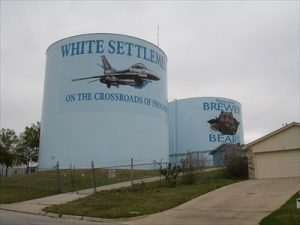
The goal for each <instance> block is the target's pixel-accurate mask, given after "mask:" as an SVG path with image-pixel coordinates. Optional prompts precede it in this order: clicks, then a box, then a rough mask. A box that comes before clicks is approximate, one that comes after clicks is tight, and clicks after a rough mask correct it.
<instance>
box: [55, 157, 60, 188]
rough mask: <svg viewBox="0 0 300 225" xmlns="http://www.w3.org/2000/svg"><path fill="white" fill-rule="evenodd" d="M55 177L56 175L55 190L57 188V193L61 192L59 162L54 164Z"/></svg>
mask: <svg viewBox="0 0 300 225" xmlns="http://www.w3.org/2000/svg"><path fill="white" fill-rule="evenodd" d="M56 175H57V179H56V182H57V183H56V188H57V193H60V192H61V188H60V171H59V162H57V164H56Z"/></svg>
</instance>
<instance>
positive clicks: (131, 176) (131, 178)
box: [130, 158, 133, 189]
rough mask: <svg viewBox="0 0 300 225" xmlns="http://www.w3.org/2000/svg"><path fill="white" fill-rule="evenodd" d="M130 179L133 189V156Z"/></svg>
mask: <svg viewBox="0 0 300 225" xmlns="http://www.w3.org/2000/svg"><path fill="white" fill-rule="evenodd" d="M130 180H131V188H132V189H133V158H131V163H130Z"/></svg>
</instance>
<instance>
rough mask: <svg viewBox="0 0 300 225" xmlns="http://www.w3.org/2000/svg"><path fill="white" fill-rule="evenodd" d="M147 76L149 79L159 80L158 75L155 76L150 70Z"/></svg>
mask: <svg viewBox="0 0 300 225" xmlns="http://www.w3.org/2000/svg"><path fill="white" fill-rule="evenodd" d="M148 78H149V79H151V80H159V77H158V76H156V75H155V74H154V73H153V72H152V71H149V73H148Z"/></svg>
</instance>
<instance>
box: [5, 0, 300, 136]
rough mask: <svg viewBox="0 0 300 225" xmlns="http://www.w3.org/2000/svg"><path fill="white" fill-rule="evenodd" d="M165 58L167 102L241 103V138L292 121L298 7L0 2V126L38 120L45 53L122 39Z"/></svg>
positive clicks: (295, 112)
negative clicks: (82, 38)
mask: <svg viewBox="0 0 300 225" xmlns="http://www.w3.org/2000/svg"><path fill="white" fill-rule="evenodd" d="M158 24H159V25H160V40H159V42H160V47H161V48H162V49H163V50H164V51H165V52H166V54H167V56H168V60H169V62H168V90H169V98H170V99H174V98H176V99H182V98H187V97H196V96H221V97H228V98H232V99H235V100H238V101H240V102H241V103H242V106H243V119H244V132H245V137H246V141H251V140H253V139H255V138H258V137H260V136H261V135H263V134H266V133H268V132H271V131H272V130H274V129H277V128H279V127H280V126H281V124H282V123H286V122H292V121H299V120H300V118H299V117H300V115H299V111H300V110H299V107H300V106H299V102H300V99H299V84H300V83H299V82H300V81H299V60H300V58H299V2H298V1H263V2H258V1H226V2H221V1H213V2H209V1H189V2H167V1H166V2H164V1H163V2H159V1H158V2H139V1H128V2H127V1H125V2H124V1H120V2H119V1H114V2H108V1H107V2H106V1H104V2H103V1H99V2H97V1H75V2H72V1H70V2H69V1H61V2H59V1H41V2H39V1H1V127H9V128H13V129H16V130H17V131H22V130H23V128H24V127H25V126H26V125H28V124H30V123H32V122H35V121H38V120H40V118H41V107H42V95H43V82H44V71H45V60H46V55H45V51H46V49H47V48H48V46H49V45H50V44H52V43H53V42H55V41H57V40H59V39H62V38H65V37H69V36H72V35H77V34H82V33H93V32H99V33H105V32H108V33H122V34H127V35H132V36H136V37H140V38H142V39H145V40H148V41H151V42H153V43H156V29H157V25H158Z"/></svg>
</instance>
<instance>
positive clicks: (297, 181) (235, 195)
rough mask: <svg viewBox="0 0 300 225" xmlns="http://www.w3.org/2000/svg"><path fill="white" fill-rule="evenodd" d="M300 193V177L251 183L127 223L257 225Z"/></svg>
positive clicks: (241, 183)
mask: <svg viewBox="0 0 300 225" xmlns="http://www.w3.org/2000/svg"><path fill="white" fill-rule="evenodd" d="M299 190H300V177H298V178H282V179H265V180H247V181H243V182H240V183H236V184H233V185H229V186H226V187H223V188H220V189H218V190H215V191H213V192H210V193H207V194H205V195H202V196H200V197H198V198H195V199H193V200H191V201H189V202H187V203H184V204H182V205H180V206H178V207H175V208H173V209H171V210H167V211H165V212H162V213H157V214H153V215H149V216H145V217H143V218H138V219H135V220H131V221H128V222H125V223H124V224H130V225H150V224H159V225H167V224H170V225H171V224H172V225H192V224H193V225H196V224H197V225H256V224H259V221H260V220H261V219H262V218H264V217H265V216H267V215H268V214H270V213H271V212H273V211H274V210H276V209H278V208H279V207H280V206H281V205H283V204H284V203H285V202H286V201H287V200H288V199H289V198H290V197H291V196H292V195H293V194H294V193H296V192H297V191H299ZM295 207H296V203H295Z"/></svg>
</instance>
